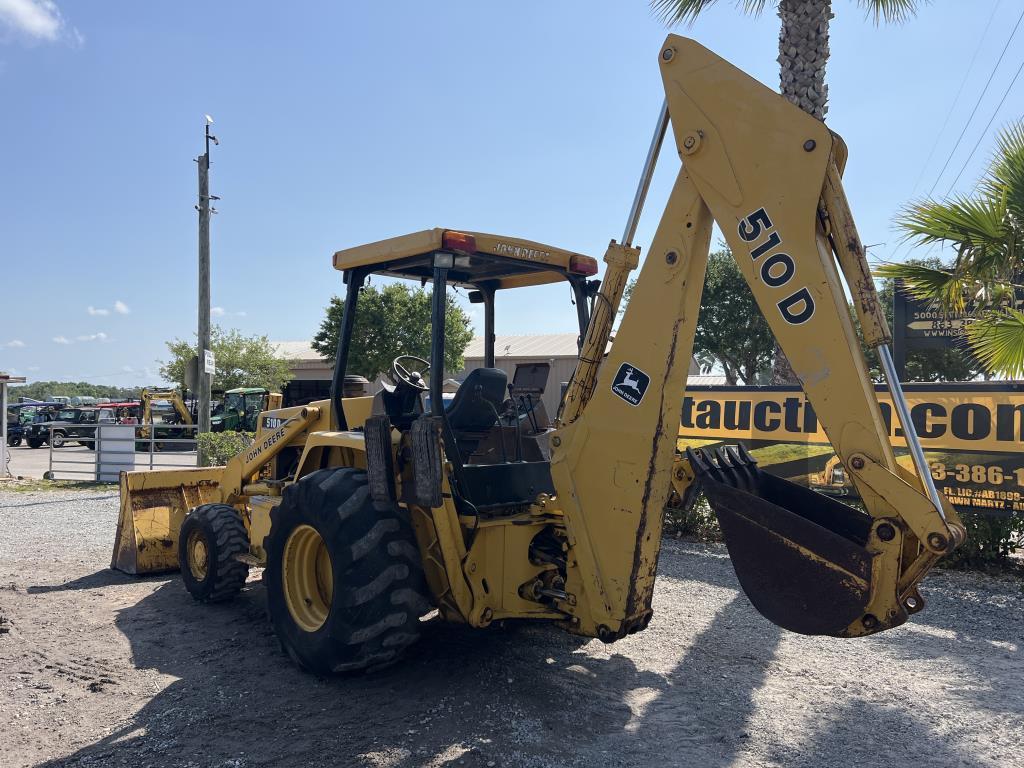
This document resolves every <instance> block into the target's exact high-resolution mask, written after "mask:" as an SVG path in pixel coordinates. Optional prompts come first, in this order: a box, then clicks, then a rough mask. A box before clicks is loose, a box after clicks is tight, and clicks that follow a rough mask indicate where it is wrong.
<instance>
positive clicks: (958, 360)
mask: <svg viewBox="0 0 1024 768" xmlns="http://www.w3.org/2000/svg"><path fill="white" fill-rule="evenodd" d="M908 263H915V264H921V265H923V266H927V267H931V268H933V269H942V268H943V267H944V265H943V264H942V261H941V260H940V259H936V258H931V259H918V260H914V261H913V262H909V261H908ZM895 292H896V281H895V280H894V279H892V278H886V279H885V280H883V281H882V283H881V285H880V286H879V288H878V299H879V301H880V302H881V303H882V308H883V309H884V310H885V319H886V320H887V321H888V323H889V327H890V328H894V327H895V324H894V320H893V298H894V295H895ZM851 310H852V306H851ZM858 332H859V329H858ZM864 356H865V357H866V358H867V361H868V366H869V368H870V369H871V376H872V378H874V379H875V380H876V381H881V380H882V368H881V363H880V362H879V360H878V354H877V353H876V352H875V350H873V349H870V348H868V347H867V346H866V345H865V346H864ZM982 372H983V371H982V368H981V366H980V365H979V364H978V362H977V360H975V359H974V358H973V357H972V356H971V355H970V353H968V352H967V350H965V349H961V348H956V347H952V348H948V349H908V350H907V364H906V375H905V377H904V378H905V380H906V381H970V380H972V379H975V378H977V377H978V376H979V375H980V374H981V373H982Z"/></svg>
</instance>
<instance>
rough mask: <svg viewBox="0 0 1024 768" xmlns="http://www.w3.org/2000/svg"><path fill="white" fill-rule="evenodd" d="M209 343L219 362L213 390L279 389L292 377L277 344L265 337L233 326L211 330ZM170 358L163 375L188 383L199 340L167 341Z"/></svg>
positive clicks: (217, 327)
mask: <svg viewBox="0 0 1024 768" xmlns="http://www.w3.org/2000/svg"><path fill="white" fill-rule="evenodd" d="M210 346H211V347H212V348H213V355H214V358H215V360H216V364H217V371H216V373H214V375H213V388H214V389H235V388H236V387H264V388H266V389H270V390H280V388H281V385H282V384H284V383H285V382H286V381H288V380H289V379H290V378H291V377H292V373H291V371H290V370H289V368H288V361H287V360H282V359H280V358H278V357H277V353H276V350H275V349H274V345H273V344H271V343H270V340H269V339H268V338H267V337H266V336H259V335H256V336H243V335H242V334H241V333H239V332H238V331H237V330H235V329H234V328H232V329H231V330H229V331H226V330H224V329H223V328H221V327H220V326H216V325H215V326H214V327H213V328H211V329H210ZM167 349H168V351H169V352H170V353H171V359H170V360H168V361H166V362H164V363H162V364H161V365H160V375H161V376H163V377H164V379H165V380H167V381H172V382H174V383H175V384H181V385H182V386H184V384H185V366H186V365H188V361H189V360H191V359H192V358H193V357H195V356H196V355H197V354H198V349H199V345H198V344H197V343H196V342H189V341H183V340H181V339H175V340H174V341H168V342H167Z"/></svg>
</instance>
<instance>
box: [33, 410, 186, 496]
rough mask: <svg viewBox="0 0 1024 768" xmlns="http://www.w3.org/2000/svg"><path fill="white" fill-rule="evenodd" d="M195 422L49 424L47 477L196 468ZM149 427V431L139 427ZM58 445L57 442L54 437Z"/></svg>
mask: <svg viewBox="0 0 1024 768" xmlns="http://www.w3.org/2000/svg"><path fill="white" fill-rule="evenodd" d="M198 429H199V427H198V426H197V425H194V424H174V425H162V424H157V425H155V427H154V426H148V427H140V426H138V425H130V424H76V425H73V427H70V428H69V427H67V426H63V425H59V424H54V425H50V434H49V439H48V440H47V443H48V445H49V451H50V456H49V469H48V470H47V472H46V473H45V474H44V475H43V477H45V478H46V479H47V480H87V479H92V480H96V481H98V482H108V483H116V482H117V481H118V478H119V476H120V473H121V472H122V471H125V472H129V471H131V470H134V469H158V468H161V467H194V466H197V465H198V463H199V456H198V452H197V451H196V437H195V436H196V432H197V431H198ZM145 431H148V433H149V434H148V436H145V437H143V436H141V435H140V434H139V433H140V432H145ZM55 437H56V442H57V446H58V447H54V439H55Z"/></svg>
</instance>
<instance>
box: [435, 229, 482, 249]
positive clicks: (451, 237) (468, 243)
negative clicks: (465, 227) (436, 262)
mask: <svg viewBox="0 0 1024 768" xmlns="http://www.w3.org/2000/svg"><path fill="white" fill-rule="evenodd" d="M441 246H442V247H443V248H445V249H446V250H449V251H458V252H459V253H476V238H475V237H473V236H472V235H467V234H466V233H465V232H445V233H444V234H443V235H442V236H441Z"/></svg>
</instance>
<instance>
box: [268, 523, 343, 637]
mask: <svg viewBox="0 0 1024 768" xmlns="http://www.w3.org/2000/svg"><path fill="white" fill-rule="evenodd" d="M282 559H283V562H282V568H281V579H282V582H283V583H282V586H283V588H284V589H283V590H282V591H283V592H284V599H285V603H286V604H287V606H288V612H289V613H290V614H291V616H292V619H293V620H294V621H295V623H296V624H297V625H298V626H299V627H300V628H301V629H302V630H303V631H305V632H316V631H317V630H318V629H320V627H322V626H323V625H324V622H326V621H327V615H328V614H329V613H330V610H331V600H332V598H333V596H334V570H333V568H332V567H331V558H330V555H329V554H328V553H327V546H326V545H325V544H324V540H323V538H321V536H320V534H319V533H318V532H317V530H316V529H315V528H313V527H312V526H311V525H300V526H298V527H297V528H296V529H295V530H294V531H292V533H291V535H290V536H289V537H288V541H287V542H285V545H284V554H283V558H282Z"/></svg>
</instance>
